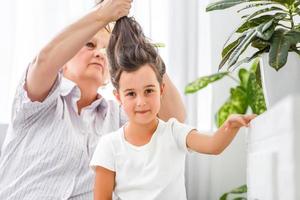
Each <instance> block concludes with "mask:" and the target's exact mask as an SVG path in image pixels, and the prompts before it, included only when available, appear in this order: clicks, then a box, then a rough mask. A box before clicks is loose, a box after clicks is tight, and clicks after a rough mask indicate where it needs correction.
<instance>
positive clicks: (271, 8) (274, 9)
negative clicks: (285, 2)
mask: <svg viewBox="0 0 300 200" xmlns="http://www.w3.org/2000/svg"><path fill="white" fill-rule="evenodd" d="M276 10H280V11H283V12H286V10H284V9H282V8H279V7H275V6H272V7H269V8H264V9H261V10H258V11H256V12H254V13H252V14H251V15H249V16H248V17H247V21H248V20H250V19H252V18H254V17H256V16H258V15H261V14H263V13H266V12H270V11H276Z"/></svg>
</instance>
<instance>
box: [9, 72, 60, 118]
mask: <svg viewBox="0 0 300 200" xmlns="http://www.w3.org/2000/svg"><path fill="white" fill-rule="evenodd" d="M27 72H28V68H27V70H26V72H25V73H24V74H23V76H22V79H21V81H20V83H19V85H18V87H17V90H16V94H15V97H14V100H13V106H12V123H13V124H16V123H17V124H20V123H23V122H24V121H27V120H29V119H31V120H36V119H35V117H34V116H35V115H38V114H41V113H46V112H45V111H46V110H47V108H49V107H50V106H52V105H55V104H56V103H57V99H58V97H59V95H60V87H59V86H60V84H61V77H62V75H61V74H60V73H58V76H57V78H56V80H55V82H54V84H53V86H52V88H51V90H50V92H49V94H48V96H47V97H46V98H45V99H44V101H43V102H38V101H34V102H33V101H31V100H30V98H29V97H28V94H27V91H26V89H25V84H26V77H27Z"/></svg>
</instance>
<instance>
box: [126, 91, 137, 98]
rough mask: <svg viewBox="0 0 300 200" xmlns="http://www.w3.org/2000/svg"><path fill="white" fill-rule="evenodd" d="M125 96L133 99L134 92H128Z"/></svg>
mask: <svg viewBox="0 0 300 200" xmlns="http://www.w3.org/2000/svg"><path fill="white" fill-rule="evenodd" d="M126 96H130V97H134V96H135V93H134V92H128V93H126Z"/></svg>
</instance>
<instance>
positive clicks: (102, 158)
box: [91, 17, 255, 200]
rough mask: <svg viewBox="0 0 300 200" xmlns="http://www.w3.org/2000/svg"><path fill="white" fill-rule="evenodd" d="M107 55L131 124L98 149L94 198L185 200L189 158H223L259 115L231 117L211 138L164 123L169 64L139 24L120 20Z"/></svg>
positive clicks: (105, 139)
mask: <svg viewBox="0 0 300 200" xmlns="http://www.w3.org/2000/svg"><path fill="white" fill-rule="evenodd" d="M107 51H108V58H109V61H110V71H111V79H112V82H113V84H114V87H115V89H116V90H115V96H116V98H117V100H118V101H119V102H120V104H121V105H122V107H123V108H124V110H125V112H126V114H127V116H128V119H129V121H128V122H127V123H126V124H125V125H124V126H123V127H122V128H120V129H119V130H117V131H115V132H114V133H112V134H108V135H106V136H104V137H102V138H101V140H100V142H99V144H98V146H97V148H96V151H95V153H94V156H93V158H92V160H91V166H92V167H93V168H94V169H95V171H96V180H95V189H94V198H95V199H112V197H113V196H114V199H123V200H135V199H136V200H141V199H143V200H145V199H149V200H150V199H161V200H171V199H176V200H182V199H186V191H185V185H184V171H185V156H186V154H187V153H188V152H189V151H196V152H199V153H205V154H213V155H217V154H219V153H221V152H222V151H223V150H224V149H225V148H226V147H227V146H228V145H229V144H230V142H231V141H232V139H233V138H234V136H235V135H236V133H237V132H238V130H239V129H240V128H241V127H242V126H248V124H249V122H250V121H251V120H252V119H253V118H254V117H255V116H253V115H234V116H231V117H229V119H228V120H227V121H226V122H225V123H224V125H223V126H222V127H221V128H220V129H219V130H217V131H216V133H215V134H214V135H213V136H209V135H204V134H201V133H199V132H198V131H197V130H196V129H194V128H193V127H190V126H188V125H185V124H182V123H179V122H178V121H177V120H175V119H171V120H169V121H167V122H165V121H162V120H160V119H159V118H158V117H157V113H158V111H159V109H160V106H161V96H162V94H163V92H164V83H163V82H162V77H163V74H164V73H165V65H164V63H163V61H162V59H161V58H160V56H159V55H158V53H157V52H156V50H155V49H154V47H153V46H152V45H151V44H150V43H149V42H148V41H147V40H146V39H145V36H144V35H143V33H142V30H141V28H140V26H139V25H138V24H137V22H135V21H134V20H133V19H130V18H127V17H125V18H122V19H120V20H118V21H117V23H116V25H115V27H114V30H113V33H112V37H111V39H110V42H109V46H108V49H107ZM113 194H114V195H113Z"/></svg>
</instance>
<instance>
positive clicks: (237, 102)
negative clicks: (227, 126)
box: [216, 86, 248, 127]
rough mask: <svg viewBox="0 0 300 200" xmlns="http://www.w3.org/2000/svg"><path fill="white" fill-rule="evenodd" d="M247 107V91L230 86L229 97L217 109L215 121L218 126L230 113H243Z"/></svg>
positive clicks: (239, 87)
mask: <svg viewBox="0 0 300 200" xmlns="http://www.w3.org/2000/svg"><path fill="white" fill-rule="evenodd" d="M247 108H248V104H247V93H246V91H245V90H244V89H243V88H242V87H241V86H237V87H236V88H231V90H230V97H229V99H228V100H227V101H226V102H225V103H224V104H223V106H221V108H220V109H219V110H218V113H217V116H216V121H217V126H218V127H220V126H221V125H222V124H223V123H224V122H225V121H226V119H227V118H228V117H229V115H231V114H245V113H246V111H247Z"/></svg>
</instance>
